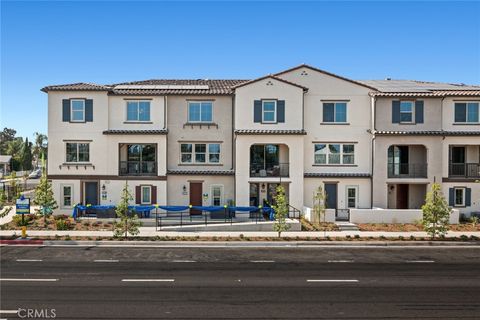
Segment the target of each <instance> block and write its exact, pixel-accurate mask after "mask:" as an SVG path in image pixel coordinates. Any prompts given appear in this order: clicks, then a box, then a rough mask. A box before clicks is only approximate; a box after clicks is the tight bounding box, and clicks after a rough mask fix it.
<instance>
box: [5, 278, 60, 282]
mask: <svg viewBox="0 0 480 320" xmlns="http://www.w3.org/2000/svg"><path fill="white" fill-rule="evenodd" d="M0 281H34V282H45V281H58V279H22V278H1V279H0Z"/></svg>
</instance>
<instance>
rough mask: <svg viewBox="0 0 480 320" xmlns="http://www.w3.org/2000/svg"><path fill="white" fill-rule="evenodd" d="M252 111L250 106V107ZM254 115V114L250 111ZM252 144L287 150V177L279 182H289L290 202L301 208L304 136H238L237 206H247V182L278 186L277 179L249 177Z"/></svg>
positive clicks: (248, 197) (248, 200)
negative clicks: (283, 146) (276, 184)
mask: <svg viewBox="0 0 480 320" xmlns="http://www.w3.org/2000/svg"><path fill="white" fill-rule="evenodd" d="M252 108H253V105H252ZM252 112H253V111H252ZM253 144H284V145H287V146H288V150H289V161H288V162H289V164H290V166H289V172H290V176H289V177H288V178H283V177H282V178H281V181H282V183H289V187H288V189H289V202H290V204H291V205H292V206H294V207H295V208H303V136H302V135H283V136H282V135H238V136H237V137H236V139H235V148H236V150H237V151H236V167H235V179H236V181H235V190H236V200H237V201H236V205H237V206H249V204H250V189H249V182H259V183H262V182H265V183H279V182H280V178H278V177H268V178H251V177H250V147H251V146H252V145H253Z"/></svg>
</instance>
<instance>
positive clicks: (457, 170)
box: [448, 163, 480, 179]
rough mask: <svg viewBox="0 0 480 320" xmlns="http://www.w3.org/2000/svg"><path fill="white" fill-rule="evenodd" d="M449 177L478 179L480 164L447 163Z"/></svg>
mask: <svg viewBox="0 0 480 320" xmlns="http://www.w3.org/2000/svg"><path fill="white" fill-rule="evenodd" d="M448 175H449V177H455V178H467V179H480V163H449V165H448Z"/></svg>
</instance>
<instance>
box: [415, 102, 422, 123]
mask: <svg viewBox="0 0 480 320" xmlns="http://www.w3.org/2000/svg"><path fill="white" fill-rule="evenodd" d="M415 123H423V100H417V101H415Z"/></svg>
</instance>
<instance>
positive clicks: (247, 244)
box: [0, 240, 480, 248]
mask: <svg viewBox="0 0 480 320" xmlns="http://www.w3.org/2000/svg"><path fill="white" fill-rule="evenodd" d="M0 244H2V245H39V246H47V247H48V246H52V247H54V246H62V247H126V246H128V247H163V248H165V247H169V248H175V247H178V248H180V247H213V248H218V247H224V248H225V247H231V248H235V247H290V248H291V247H304V248H308V247H467V248H480V241H468V242H467V241H438V242H437V241H435V242H432V241H73V240H69V241H65V240H2V241H1V242H0Z"/></svg>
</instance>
